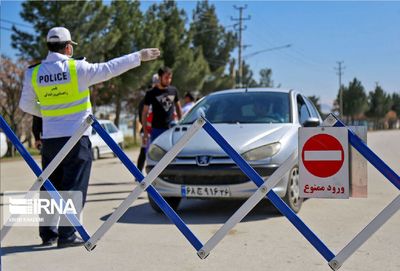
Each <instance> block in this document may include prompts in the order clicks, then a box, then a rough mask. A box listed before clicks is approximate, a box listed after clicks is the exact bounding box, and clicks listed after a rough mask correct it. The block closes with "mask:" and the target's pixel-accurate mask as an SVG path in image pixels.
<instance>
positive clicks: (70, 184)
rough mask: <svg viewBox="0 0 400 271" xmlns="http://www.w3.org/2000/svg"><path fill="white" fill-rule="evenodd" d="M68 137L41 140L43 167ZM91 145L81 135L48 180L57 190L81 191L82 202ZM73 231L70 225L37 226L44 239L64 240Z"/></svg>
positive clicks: (84, 199) (86, 138) (86, 185)
mask: <svg viewBox="0 0 400 271" xmlns="http://www.w3.org/2000/svg"><path fill="white" fill-rule="evenodd" d="M68 139H69V137H61V138H51V139H43V140H42V142H43V147H42V167H43V169H45V168H46V167H47V165H48V164H50V162H51V161H52V160H53V158H54V157H55V156H56V155H57V153H58V152H59V151H60V150H61V148H62V147H63V146H64V145H65V143H66V142H67V141H68ZM91 147H92V145H91V143H90V140H89V137H87V136H84V137H82V138H81V139H80V140H79V141H78V142H77V143H76V145H75V146H74V147H73V149H72V150H71V151H70V152H69V153H68V155H67V156H66V157H65V158H64V160H63V161H62V162H61V164H60V165H59V166H58V167H57V169H56V170H55V171H54V172H53V174H52V175H51V176H50V177H49V180H50V181H51V182H52V183H53V185H54V186H55V188H56V189H57V190H58V191H81V192H82V197H83V198H82V199H83V204H84V203H85V201H86V195H87V189H88V184H89V177H90V169H91V166H92V152H91ZM41 190H42V191H43V190H44V188H43V187H42V188H41ZM82 208H83V206H82ZM55 217H56V216H55ZM62 219H64V220H66V218H65V216H64V215H61V216H60V222H61V220H62ZM56 220H57V218H56ZM63 222H65V221H63ZM55 223H56V222H55ZM68 223H69V222H67V225H68ZM74 233H75V229H74V227H72V226H60V227H57V226H56V225H52V226H39V234H40V237H41V238H42V240H44V241H45V240H49V239H51V238H54V237H58V238H59V239H64V240H65V239H68V238H69V237H72V235H73V234H74Z"/></svg>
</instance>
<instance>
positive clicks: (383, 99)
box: [366, 85, 391, 127]
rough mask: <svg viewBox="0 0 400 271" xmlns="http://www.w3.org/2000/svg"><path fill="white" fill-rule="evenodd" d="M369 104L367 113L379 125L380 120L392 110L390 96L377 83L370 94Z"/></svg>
mask: <svg viewBox="0 0 400 271" xmlns="http://www.w3.org/2000/svg"><path fill="white" fill-rule="evenodd" d="M368 106H369V109H368V111H367V112H366V115H367V116H368V117H369V118H372V119H373V120H374V121H375V125H376V127H378V124H379V120H381V119H382V118H383V117H384V116H385V115H386V113H387V112H388V111H389V110H390V106H391V103H390V96H389V95H388V94H387V93H385V91H384V90H383V89H382V88H381V87H380V86H379V85H376V87H375V90H374V91H371V92H370V93H369V95H368Z"/></svg>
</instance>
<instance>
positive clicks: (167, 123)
mask: <svg viewBox="0 0 400 271" xmlns="http://www.w3.org/2000/svg"><path fill="white" fill-rule="evenodd" d="M158 76H159V78H160V83H159V84H158V85H157V86H155V87H153V88H152V89H151V90H150V91H147V92H146V95H145V97H144V106H143V112H142V121H143V126H144V127H146V124H147V121H146V116H147V114H148V112H149V107H150V106H151V107H152V112H153V120H152V123H151V133H150V142H153V141H154V140H155V139H156V138H157V137H158V136H159V135H160V134H162V133H163V132H165V131H166V130H168V129H169V128H170V127H171V124H172V123H173V121H174V112H175V110H176V114H177V118H178V120H179V119H181V117H182V108H181V104H180V102H179V97H178V90H177V89H176V88H175V87H174V86H172V85H171V81H172V70H171V69H170V68H168V67H164V68H160V69H159V70H158ZM148 142H149V134H148V133H147V131H146V129H144V133H143V144H144V145H147V144H148Z"/></svg>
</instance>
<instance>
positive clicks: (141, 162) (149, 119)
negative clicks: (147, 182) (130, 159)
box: [137, 73, 160, 171]
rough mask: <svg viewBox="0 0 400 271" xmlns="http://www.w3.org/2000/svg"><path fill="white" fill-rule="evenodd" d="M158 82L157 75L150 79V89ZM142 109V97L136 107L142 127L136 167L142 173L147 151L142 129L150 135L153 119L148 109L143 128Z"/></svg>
mask: <svg viewBox="0 0 400 271" xmlns="http://www.w3.org/2000/svg"><path fill="white" fill-rule="evenodd" d="M159 82H160V79H159V77H158V74H157V73H156V74H154V75H153V77H152V79H151V88H150V89H152V88H154V87H156V86H157V85H158V84H159ZM143 107H144V97H143V99H142V100H141V101H140V102H139V105H138V116H139V122H140V124H141V125H142V128H141V129H140V136H141V139H142V144H141V147H140V153H139V156H138V160H137V167H138V169H139V170H140V171H143V167H144V163H145V161H146V150H147V147H148V146H147V145H145V144H143V136H144V129H146V130H147V134H150V133H151V122H152V119H153V113H152V112H151V111H152V110H151V107H150V108H149V113H148V114H147V116H146V126H143V122H142V113H143Z"/></svg>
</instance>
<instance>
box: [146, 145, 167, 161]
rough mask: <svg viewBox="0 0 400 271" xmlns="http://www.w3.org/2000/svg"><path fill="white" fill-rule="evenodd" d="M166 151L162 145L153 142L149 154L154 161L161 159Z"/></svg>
mask: <svg viewBox="0 0 400 271" xmlns="http://www.w3.org/2000/svg"><path fill="white" fill-rule="evenodd" d="M166 153H167V152H166V151H164V150H163V149H162V148H161V147H159V146H157V145H154V144H151V145H150V148H149V151H148V156H149V158H150V159H151V160H153V161H160V160H161V158H163V157H164V155H165V154H166Z"/></svg>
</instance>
